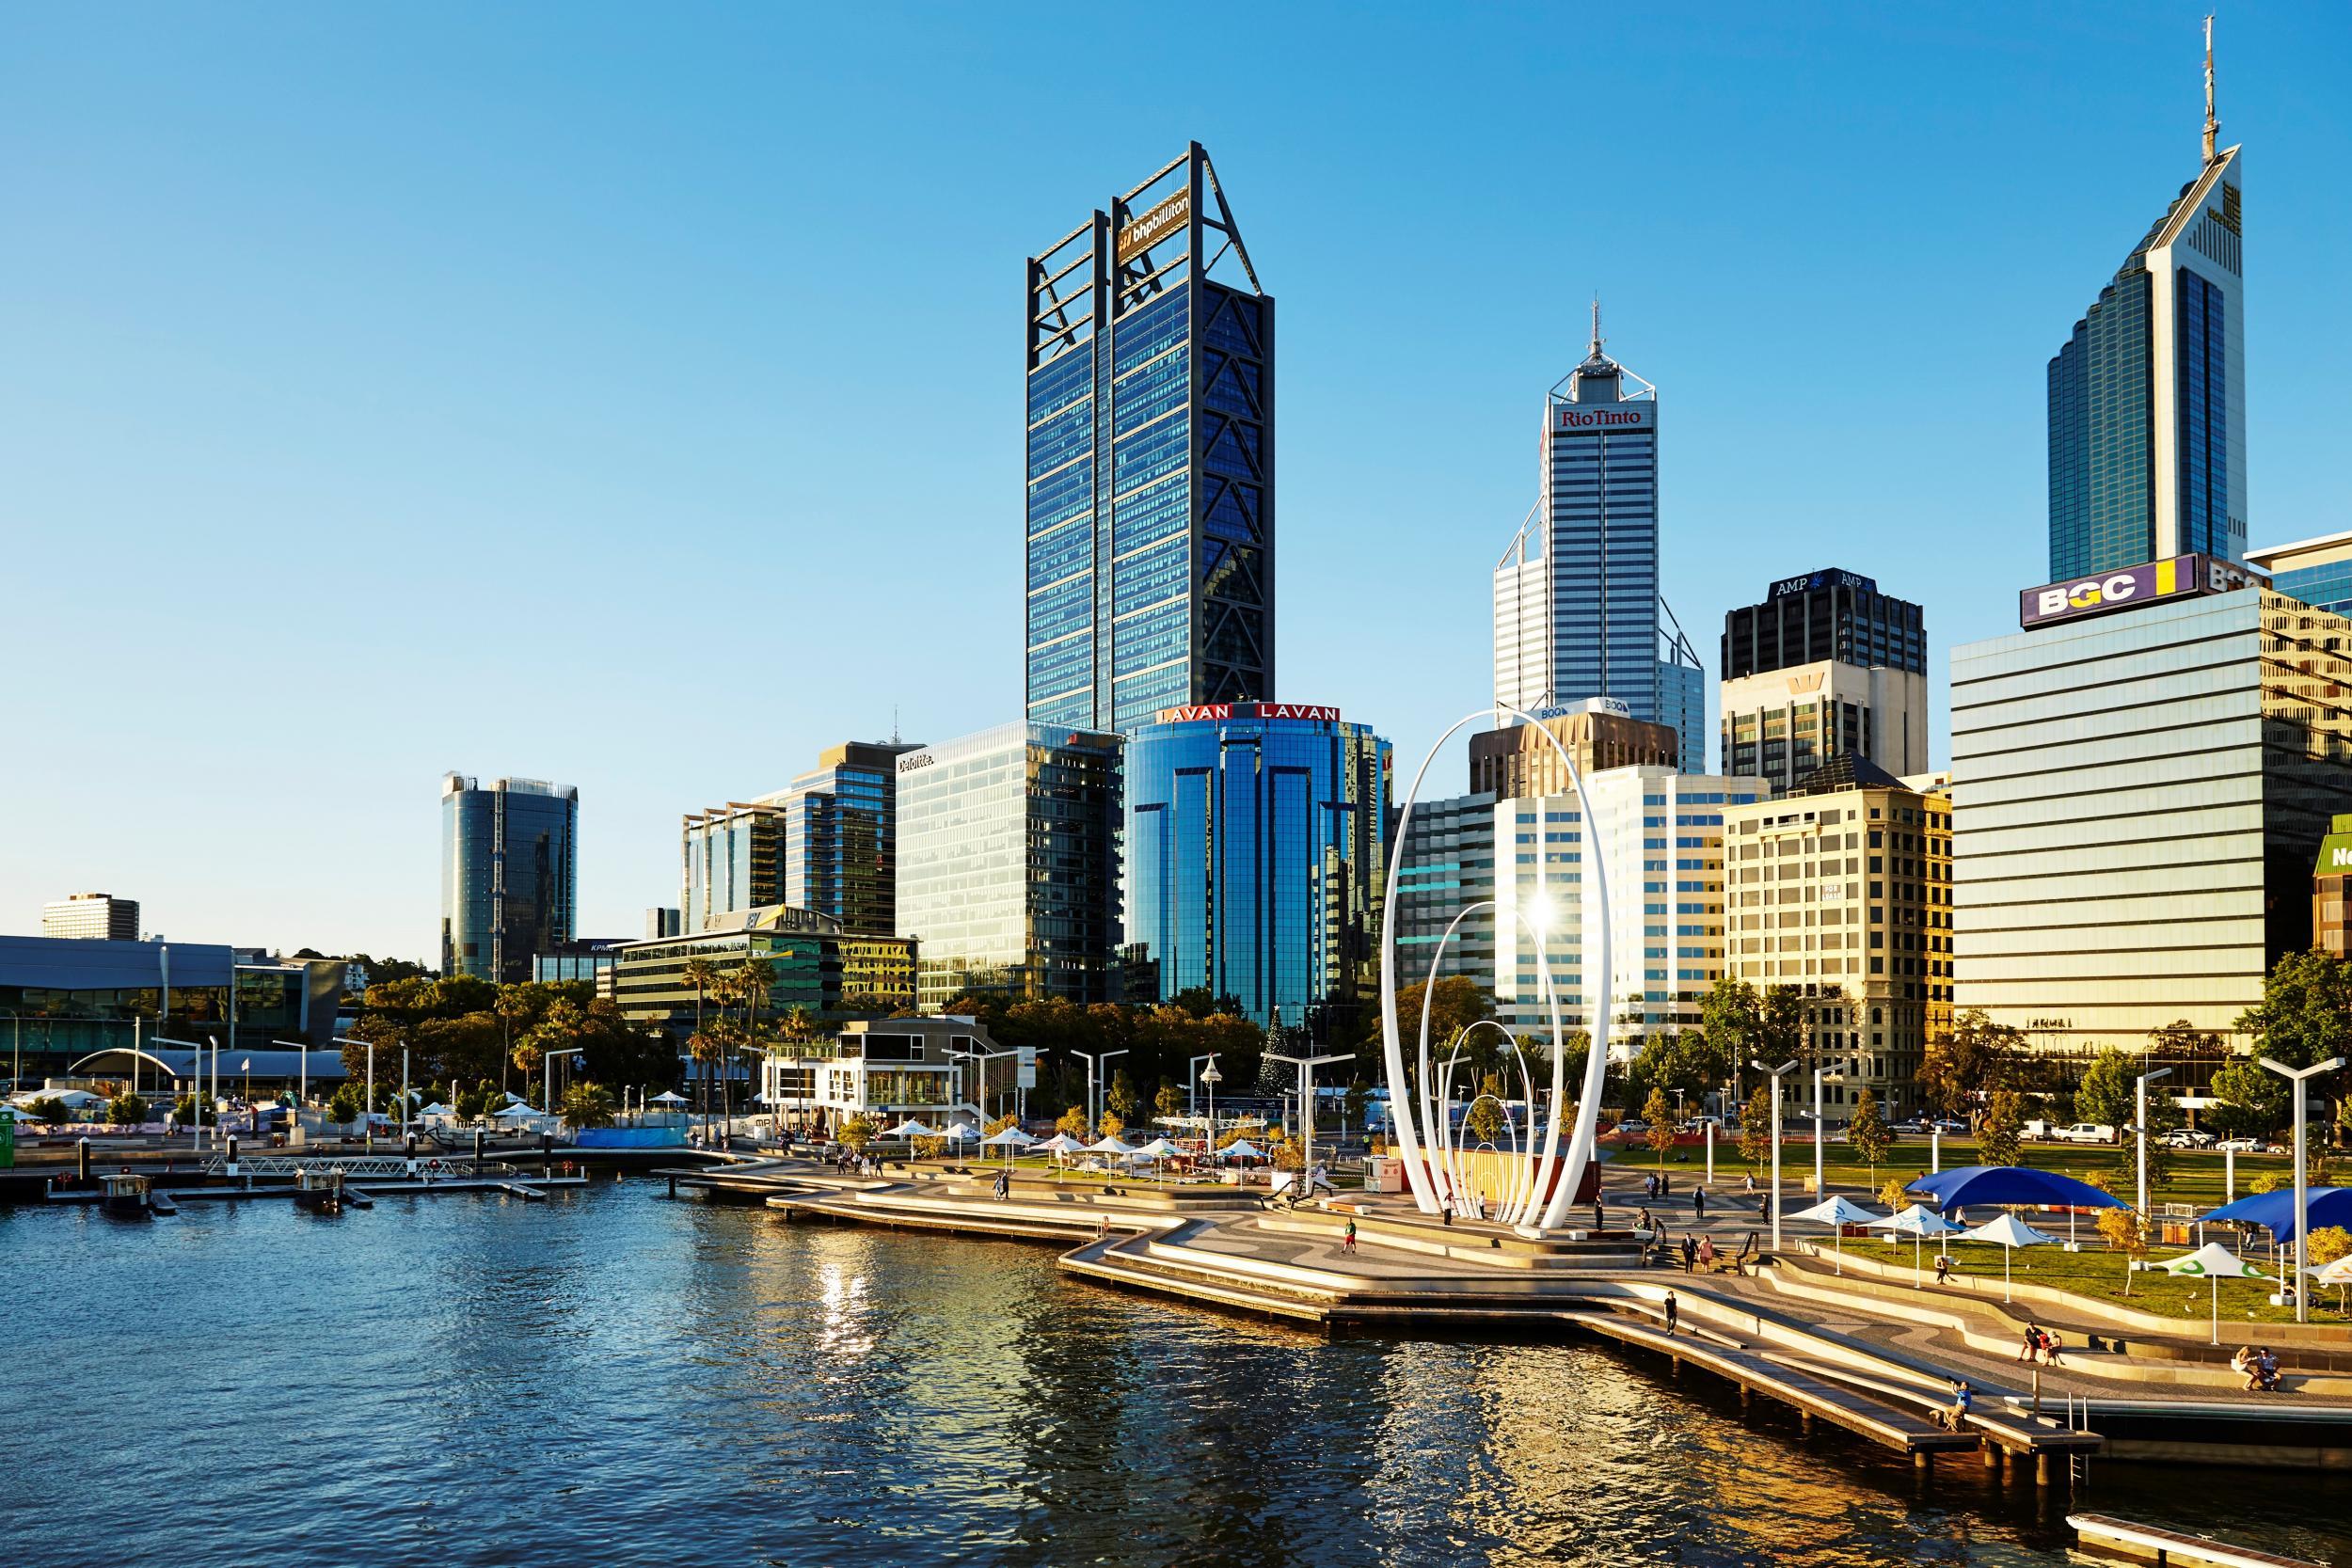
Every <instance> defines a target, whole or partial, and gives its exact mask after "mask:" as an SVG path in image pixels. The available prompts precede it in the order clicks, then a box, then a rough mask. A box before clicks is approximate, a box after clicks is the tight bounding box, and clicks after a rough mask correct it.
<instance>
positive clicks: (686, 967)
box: [678, 958, 719, 1132]
mask: <svg viewBox="0 0 2352 1568" xmlns="http://www.w3.org/2000/svg"><path fill="white" fill-rule="evenodd" d="M678 984H679V985H681V986H691V987H693V988H694V1033H693V1034H692V1035H691V1036H690V1037H688V1039H687V1050H688V1055H689V1059H690V1060H691V1061H692V1062H693V1064H694V1078H695V1085H696V1087H697V1088H698V1090H699V1091H700V1093H701V1096H702V1102H703V1131H704V1132H709V1131H710V1077H709V1073H708V1070H707V1063H708V1062H709V1061H711V1060H712V1059H714V1057H715V1055H716V1051H715V1047H714V1042H712V1041H711V1040H710V1039H709V1038H708V1026H707V1024H706V1023H705V1022H704V1016H703V1007H704V1005H705V1004H706V1003H707V1001H708V1000H709V997H710V993H711V992H712V991H713V990H716V989H717V987H718V984H719V966H718V965H717V964H715V963H712V962H711V961H710V960H709V959H708V958H689V959H687V960H686V961H685V962H684V963H683V964H680V965H679V966H678Z"/></svg>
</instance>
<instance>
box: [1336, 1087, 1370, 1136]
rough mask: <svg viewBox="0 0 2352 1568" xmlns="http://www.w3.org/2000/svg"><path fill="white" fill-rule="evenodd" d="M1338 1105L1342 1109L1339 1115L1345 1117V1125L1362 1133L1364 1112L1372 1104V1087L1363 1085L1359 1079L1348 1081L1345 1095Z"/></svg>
mask: <svg viewBox="0 0 2352 1568" xmlns="http://www.w3.org/2000/svg"><path fill="white" fill-rule="evenodd" d="M1340 1104H1341V1106H1342V1107H1343V1109H1342V1111H1341V1115H1343V1116H1344V1117H1347V1125H1348V1126H1350V1127H1353V1128H1354V1129H1356V1131H1358V1132H1362V1131H1363V1130H1364V1111H1365V1109H1366V1108H1367V1107H1368V1106H1370V1105H1371V1104H1372V1085H1370V1084H1367V1083H1365V1082H1364V1081H1363V1080H1362V1079H1361V1078H1351V1079H1349V1080H1348V1084H1347V1094H1346V1096H1345V1097H1344V1098H1343V1099H1342V1100H1341V1101H1340Z"/></svg>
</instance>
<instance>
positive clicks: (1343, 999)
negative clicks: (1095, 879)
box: [1124, 703, 1389, 1039]
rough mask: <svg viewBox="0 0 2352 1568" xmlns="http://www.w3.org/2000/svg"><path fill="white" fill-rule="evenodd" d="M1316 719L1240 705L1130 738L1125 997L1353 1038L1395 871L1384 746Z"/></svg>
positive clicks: (1323, 714) (1329, 714) (1360, 728)
mask: <svg viewBox="0 0 2352 1568" xmlns="http://www.w3.org/2000/svg"><path fill="white" fill-rule="evenodd" d="M1310 711H1311V713H1312V714H1313V715H1314V716H1313V717H1296V716H1293V715H1295V714H1296V713H1297V712H1298V710H1296V709H1291V708H1288V707H1287V706H1286V705H1278V704H1271V703H1267V704H1250V703H1237V704H1233V705H1230V708H1220V709H1219V710H1215V711H1212V712H1211V713H1209V714H1207V715H1205V716H1200V717H1191V718H1182V719H1178V718H1171V719H1169V720H1168V721H1165V722H1153V723H1149V724H1145V725H1142V726H1140V727H1139V728H1137V729H1136V731H1135V732H1134V734H1133V735H1132V736H1130V738H1129V740H1128V746H1127V832H1126V890H1127V891H1126V897H1125V900H1124V902H1125V907H1126V911H1127V940H1128V942H1129V944H1130V945H1129V947H1128V956H1129V963H1128V968H1127V974H1128V985H1129V988H1130V995H1129V1000H1130V1001H1136V1000H1151V999H1152V998H1153V997H1155V996H1156V997H1159V998H1166V997H1168V996H1173V995H1174V994H1176V993H1177V992H1179V991H1184V990H1196V989H1200V990H1208V991H1210V992H1211V993H1212V994H1213V995H1216V996H1220V997H1224V996H1230V997H1232V998H1233V999H1234V1001H1235V1002H1236V1003H1238V1004H1239V1006H1240V1010H1241V1011H1242V1012H1243V1013H1245V1014H1247V1015H1248V1017H1250V1018H1251V1019H1254V1020H1256V1021H1257V1022H1260V1023H1262V1024H1270V1023H1272V1022H1274V1021H1275V1015H1276V1013H1277V1011H1278V1010H1279V1014H1280V1019H1281V1022H1283V1023H1284V1024H1285V1025H1289V1026H1302V1025H1303V1026H1305V1027H1306V1028H1308V1029H1309V1030H1310V1031H1311V1032H1312V1033H1314V1034H1315V1035H1316V1037H1321V1038H1328V1039H1342V1038H1345V1039H1354V1038H1356V1037H1357V1036H1356V1035H1355V1034H1353V1033H1351V1032H1349V1031H1350V1030H1352V1029H1353V1028H1354V1026H1355V1015H1356V1009H1357V1008H1358V1007H1359V1006H1361V1005H1363V1003H1364V1002H1365V999H1366V998H1367V997H1368V996H1369V994H1370V989H1371V986H1372V984H1373V976H1374V974H1375V970H1374V967H1373V966H1374V965H1375V961H1376V959H1377V956H1378V955H1377V937H1378V929H1379V922H1380V904H1381V897H1382V889H1383V886H1384V881H1385V878H1386V876H1387V869H1388V793H1389V744H1388V742H1387V741H1385V740H1383V739H1381V738H1380V737H1379V736H1375V735H1374V734H1373V733H1372V730H1371V729H1370V727H1369V726H1366V725H1363V724H1352V723H1346V722H1343V721H1341V720H1340V719H1339V718H1338V716H1337V710H1336V709H1317V710H1310ZM1138 989H1139V990H1141V991H1142V993H1143V994H1142V995H1140V996H1138V995H1136V994H1135V993H1136V990H1138Z"/></svg>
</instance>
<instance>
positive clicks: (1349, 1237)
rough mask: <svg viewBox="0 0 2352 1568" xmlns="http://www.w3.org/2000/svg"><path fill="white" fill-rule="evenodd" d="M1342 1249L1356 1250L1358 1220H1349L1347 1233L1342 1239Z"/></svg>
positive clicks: (1345, 1250)
mask: <svg viewBox="0 0 2352 1568" xmlns="http://www.w3.org/2000/svg"><path fill="white" fill-rule="evenodd" d="M1340 1250H1341V1251H1342V1252H1354V1251H1355V1250H1356V1222H1355V1221H1354V1220H1352V1219H1351V1220H1349V1221H1348V1222H1347V1234H1346V1235H1344V1236H1343V1237H1342V1238H1341V1239H1340Z"/></svg>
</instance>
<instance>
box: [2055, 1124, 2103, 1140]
mask: <svg viewBox="0 0 2352 1568" xmlns="http://www.w3.org/2000/svg"><path fill="white" fill-rule="evenodd" d="M2050 1136H2051V1138H2052V1139H2053V1140H2055V1141H2056V1142H2058V1143H2062V1144H2111V1143H2113V1142H2114V1141H2115V1129H2114V1128H2112V1127H2110V1126H2108V1125H2107V1124H2106V1122H2104V1121H2078V1122H2076V1123H2074V1126H2072V1127H2060V1128H2057V1129H2054V1130H2053V1131H2052V1132H2051V1133H2050Z"/></svg>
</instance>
